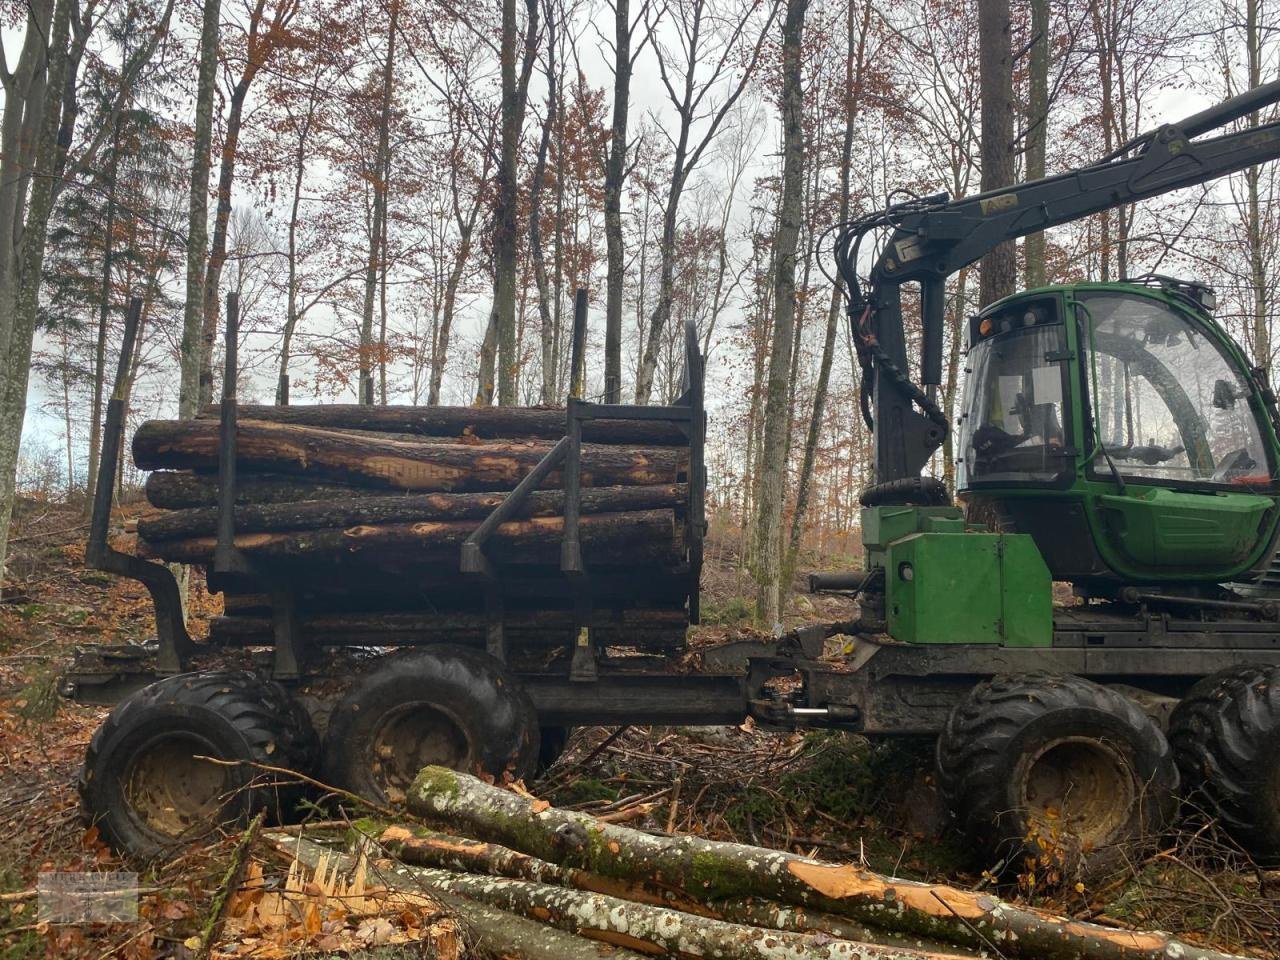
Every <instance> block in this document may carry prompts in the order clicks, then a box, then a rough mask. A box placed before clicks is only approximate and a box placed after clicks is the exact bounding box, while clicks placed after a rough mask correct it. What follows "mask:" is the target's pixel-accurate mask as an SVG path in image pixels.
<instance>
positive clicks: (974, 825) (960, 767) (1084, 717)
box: [937, 674, 1178, 879]
mask: <svg viewBox="0 0 1280 960" xmlns="http://www.w3.org/2000/svg"><path fill="white" fill-rule="evenodd" d="M937 760H938V774H939V778H938V779H939V786H940V787H941V789H942V793H943V796H944V797H945V798H946V800H947V802H948V804H949V806H950V808H951V811H952V814H953V815H954V816H955V817H956V819H957V820H958V821H959V824H960V826H961V828H962V829H963V830H964V832H965V833H966V834H967V835H968V836H969V837H970V838H971V839H972V840H973V841H974V844H975V850H974V852H975V854H976V855H978V856H979V857H982V858H983V860H984V865H985V866H993V865H996V864H999V863H1003V864H1004V865H1005V868H1006V869H1008V870H1010V871H1011V872H1013V871H1017V872H1034V873H1035V874H1036V875H1037V877H1040V878H1050V879H1052V878H1054V877H1056V878H1057V879H1067V878H1083V877H1090V878H1092V877H1097V876H1099V875H1101V874H1103V873H1105V872H1106V871H1108V870H1110V869H1113V868H1114V867H1116V866H1117V865H1119V864H1121V863H1123V861H1124V858H1125V856H1126V855H1127V854H1129V853H1132V848H1133V846H1134V845H1135V844H1140V843H1141V842H1142V841H1143V840H1144V839H1145V838H1149V837H1155V836H1158V835H1159V833H1160V832H1161V831H1162V830H1163V829H1164V828H1165V826H1166V825H1167V824H1168V823H1169V821H1170V819H1171V818H1172V816H1173V814H1174V812H1175V810H1176V805H1177V796H1176V791H1177V787H1178V770H1177V766H1176V764H1175V763H1174V761H1173V756H1172V753H1171V751H1170V749H1169V744H1168V742H1167V741H1166V740H1165V737H1164V734H1163V733H1162V732H1161V731H1160V728H1159V726H1157V724H1156V723H1155V722H1154V721H1153V720H1151V719H1150V718H1149V717H1148V716H1147V715H1146V714H1144V713H1143V712H1142V711H1141V710H1140V709H1139V708H1138V706H1137V705H1136V704H1135V703H1133V701H1131V700H1129V699H1128V698H1127V697H1125V696H1124V695H1123V694H1121V693H1119V692H1117V691H1115V690H1110V689H1108V688H1106V687H1102V686H1099V685H1098V684H1096V683H1092V682H1090V681H1088V680H1084V679H1082V678H1080V677H1074V676H1059V675H1055V674H1022V675H1016V676H1004V677H995V678H993V679H991V680H987V681H984V682H983V683H980V684H978V685H977V686H976V687H975V688H974V689H973V691H972V692H971V693H970V695H969V697H968V698H967V699H966V700H964V701H963V702H962V703H960V704H959V705H958V706H956V708H955V709H954V710H953V711H952V713H951V716H950V717H949V718H948V720H947V724H946V727H945V728H944V730H943V732H942V734H941V736H940V737H939V738H938V746H937Z"/></svg>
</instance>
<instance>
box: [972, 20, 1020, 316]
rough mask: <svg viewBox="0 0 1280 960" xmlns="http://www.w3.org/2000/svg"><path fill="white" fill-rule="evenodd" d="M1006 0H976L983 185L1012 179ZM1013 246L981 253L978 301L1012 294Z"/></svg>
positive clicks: (991, 186)
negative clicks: (982, 254)
mask: <svg viewBox="0 0 1280 960" xmlns="http://www.w3.org/2000/svg"><path fill="white" fill-rule="evenodd" d="M1009 38H1010V23H1009V0H978V50H979V68H980V74H981V94H982V190H983V192H984V193H985V192H987V191H988V190H996V189H998V188H1000V187H1007V186H1008V185H1009V184H1011V183H1013V52H1012V50H1011V48H1010V39H1009ZM1016 258H1017V248H1016V247H1015V246H1014V244H1013V243H1012V242H1009V243H1002V244H1000V246H998V247H996V248H995V249H994V250H992V251H991V252H990V253H988V254H987V255H986V256H985V257H983V258H982V278H981V282H980V290H979V297H978V300H979V304H980V305H981V306H986V305H987V304H988V303H993V302H994V301H996V300H999V299H1000V298H1001V297H1007V296H1008V295H1009V294H1011V293H1013V288H1014V284H1015V282H1016V279H1017V259H1016Z"/></svg>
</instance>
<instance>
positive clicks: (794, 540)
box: [778, 0, 871, 610]
mask: <svg viewBox="0 0 1280 960" xmlns="http://www.w3.org/2000/svg"><path fill="white" fill-rule="evenodd" d="M870 28H871V3H870V2H869V0H867V2H864V3H863V7H862V12H861V23H860V24H859V13H858V9H857V7H856V5H855V4H853V3H850V4H849V11H848V19H847V21H846V31H847V38H848V59H847V60H846V61H845V71H844V86H845V98H844V101H845V102H844V108H845V124H844V142H843V143H842V144H841V148H840V213H839V218H838V221H837V222H839V223H843V222H844V221H846V220H848V219H849V180H850V172H851V168H852V165H853V131H854V121H855V119H856V117H857V114H858V102H859V99H860V97H861V91H862V80H863V70H864V67H865V62H866V61H865V58H866V48H867V33H868V31H869V30H870ZM843 302H844V295H843V292H842V290H841V288H840V287H836V288H835V289H834V290H832V291H831V303H830V305H829V306H828V308H827V329H826V335H825V337H824V339H823V341H822V360H821V361H820V363H819V366H818V382H817V384H816V386H815V387H814V392H813V412H812V414H811V415H810V417H809V432H808V434H807V435H806V436H805V443H804V459H803V461H802V463H801V465H800V476H799V478H798V479H797V481H796V484H797V485H796V508H795V513H794V514H793V516H792V518H791V537H790V541H789V543H788V546H787V553H786V558H785V560H784V562H783V565H782V576H781V577H780V578H779V582H778V609H780V610H781V609H782V607H783V603H784V600H785V597H786V591H787V587H788V585H789V584H790V583H791V579H792V577H793V576H794V575H795V569H796V560H797V558H798V557H799V555H800V541H801V539H802V537H803V536H804V519H805V514H806V512H807V511H808V509H809V497H810V491H811V489H812V486H813V467H814V461H815V460H816V458H817V451H818V437H819V436H820V435H821V432H822V417H823V414H824V413H825V411H826V405H827V390H828V388H829V385H830V382H831V364H832V361H833V359H834V356H835V345H836V333H837V331H838V330H839V326H840V307H841V305H842V304H843Z"/></svg>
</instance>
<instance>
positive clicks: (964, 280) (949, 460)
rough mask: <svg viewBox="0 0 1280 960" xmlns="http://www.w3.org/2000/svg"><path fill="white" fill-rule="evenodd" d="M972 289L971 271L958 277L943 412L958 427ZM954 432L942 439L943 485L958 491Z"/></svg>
mask: <svg viewBox="0 0 1280 960" xmlns="http://www.w3.org/2000/svg"><path fill="white" fill-rule="evenodd" d="M968 285H969V268H968V267H965V268H963V269H962V270H961V271H960V272H959V273H958V274H956V287H955V296H954V298H953V299H952V301H951V317H950V320H949V321H948V323H949V324H950V327H951V346H950V349H949V351H948V353H947V386H946V389H945V391H944V392H943V400H942V409H943V412H944V413H946V415H947V423H955V413H956V390H957V388H958V386H959V384H960V343H961V341H962V340H963V339H964V332H963V331H964V317H965V296H966V293H967V288H968ZM954 437H955V433H954V431H951V430H948V431H947V432H946V433H945V434H944V435H943V438H942V481H943V483H945V484H946V485H947V489H948V490H951V491H954V490H955V488H956V451H955V448H954V442H955V441H954Z"/></svg>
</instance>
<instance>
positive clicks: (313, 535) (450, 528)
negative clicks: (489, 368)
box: [138, 510, 683, 564]
mask: <svg viewBox="0 0 1280 960" xmlns="http://www.w3.org/2000/svg"><path fill="white" fill-rule="evenodd" d="M475 529H476V524H475V523H474V522H470V521H466V520H424V521H421V522H419V523H396V524H377V525H372V524H367V525H359V526H352V527H345V528H325V529H323V530H296V531H285V532H281V533H273V532H261V533H237V534H236V537H235V545H236V547H237V548H238V549H240V550H242V551H243V552H244V553H245V554H247V555H249V556H250V557H262V558H273V559H290V558H293V559H297V558H306V557H312V558H316V557H335V556H344V555H354V554H360V553H365V552H370V553H376V554H378V555H379V556H381V557H383V558H386V557H388V556H401V557H405V558H406V559H409V560H412V561H413V562H416V563H424V562H431V561H453V562H454V563H456V562H457V557H458V556H459V552H458V551H459V550H460V548H461V546H462V543H463V541H464V540H466V539H467V537H469V536H471V534H472V533H474V532H475ZM563 532H564V519H563V518H562V517H533V518H530V519H528V520H512V521H509V522H507V523H504V524H502V525H500V526H499V527H498V528H497V529H496V530H495V531H494V534H493V536H492V537H491V538H490V540H489V541H488V543H487V544H486V547H485V549H486V552H488V553H490V555H492V556H495V557H500V558H502V560H503V562H507V563H535V564H536V563H558V562H559V557H560V542H561V539H562V537H563ZM579 535H580V537H581V542H582V553H583V557H584V559H585V560H586V562H587V563H589V564H590V563H599V564H609V563H616V562H617V561H618V558H619V557H623V556H625V558H626V559H627V560H628V561H631V562H634V563H637V564H644V563H650V564H674V563H678V562H679V561H680V548H681V544H682V542H683V525H682V524H679V523H677V522H676V518H675V515H674V513H673V512H672V511H671V510H638V511H633V512H629V513H599V514H587V515H584V516H583V517H582V518H581V519H580V522H579ZM215 545H216V538H214V537H187V538H183V539H179V540H160V541H155V542H153V541H150V540H140V541H139V542H138V551H139V553H140V554H141V555H143V556H148V557H155V558H159V559H162V560H167V561H170V562H173V563H207V562H209V560H210V559H211V558H212V556H213V550H214V547H215Z"/></svg>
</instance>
